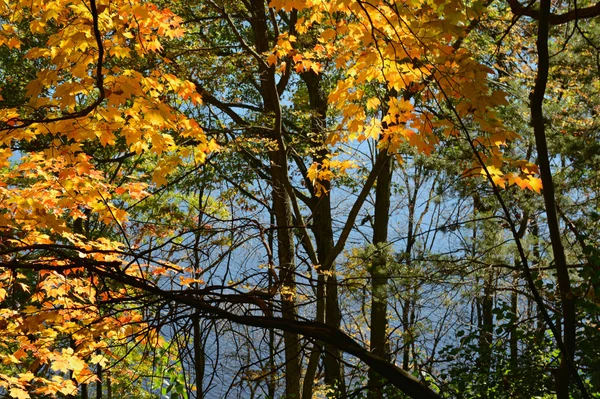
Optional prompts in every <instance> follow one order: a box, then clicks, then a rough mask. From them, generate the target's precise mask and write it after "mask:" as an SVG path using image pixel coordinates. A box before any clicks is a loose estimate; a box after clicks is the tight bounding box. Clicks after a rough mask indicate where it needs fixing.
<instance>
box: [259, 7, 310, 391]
mask: <svg viewBox="0 0 600 399" xmlns="http://www.w3.org/2000/svg"><path fill="white" fill-rule="evenodd" d="M248 6H249V7H250V10H249V11H250V14H251V16H250V19H249V21H250V24H251V26H252V30H253V32H254V43H255V46H256V51H257V53H258V54H264V53H266V52H267V51H269V50H270V42H269V37H270V32H269V28H268V19H267V15H266V9H267V5H266V4H265V2H264V1H263V0H252V1H250V2H249V3H248ZM259 73H260V92H261V95H262V97H263V102H264V106H265V111H266V112H267V115H269V116H270V117H271V118H272V126H271V129H270V131H267V135H268V138H269V139H271V140H272V141H273V142H274V143H275V144H276V148H274V149H273V150H271V151H269V161H270V163H271V168H270V175H271V188H272V201H273V213H274V214H275V224H276V226H275V227H276V232H277V259H278V261H279V280H280V282H281V284H282V288H283V291H282V294H281V302H282V303H281V312H282V317H283V318H284V319H290V320H295V319H296V300H295V295H296V277H295V273H296V263H295V247H294V235H293V217H292V207H291V202H290V197H289V194H288V192H287V188H288V186H289V185H290V183H289V178H288V161H287V151H286V145H285V141H284V138H283V129H282V115H281V104H280V99H279V92H278V89H277V79H276V76H275V67H274V66H272V65H271V66H267V65H266V64H264V63H259ZM283 341H284V345H285V350H284V352H285V381H286V387H285V395H286V398H287V399H300V377H301V369H300V339H299V336H298V334H294V333H290V332H284V333H283Z"/></svg>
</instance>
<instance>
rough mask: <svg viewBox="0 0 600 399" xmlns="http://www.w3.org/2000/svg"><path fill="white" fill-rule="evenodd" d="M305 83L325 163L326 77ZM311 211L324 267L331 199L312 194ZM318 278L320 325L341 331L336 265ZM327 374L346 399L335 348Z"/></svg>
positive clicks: (317, 158) (308, 384)
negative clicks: (324, 81)
mask: <svg viewBox="0 0 600 399" xmlns="http://www.w3.org/2000/svg"><path fill="white" fill-rule="evenodd" d="M301 77H302V80H303V81H304V83H305V84H306V87H307V89H308V98H309V105H310V109H311V134H312V137H311V144H312V148H313V150H314V153H313V161H314V162H316V163H323V161H325V160H326V159H328V156H329V155H330V152H329V149H328V148H327V146H326V144H325V141H326V139H327V132H326V127H327V94H326V92H325V89H324V87H323V79H322V75H319V74H317V73H315V72H313V71H309V72H305V73H303V74H301ZM323 185H324V186H325V189H326V190H327V191H329V189H330V185H329V183H328V182H323ZM311 200H312V204H311V210H312V215H313V223H312V225H313V227H312V231H313V234H314V237H315V242H316V247H317V248H316V251H317V257H318V259H319V261H320V262H321V263H322V262H324V261H325V259H327V258H328V256H329V254H330V253H331V250H332V248H333V246H334V242H333V221H332V218H331V197H330V195H329V193H327V195H321V196H320V197H317V196H316V193H315V192H314V190H313V192H312V198H311ZM318 272H319V275H318V277H317V317H316V319H317V321H324V322H325V323H326V324H327V325H330V326H331V327H334V328H339V327H340V322H341V313H340V309H339V302H338V283H337V277H336V275H335V263H332V264H331V265H330V266H329V267H327V270H325V268H323V267H321V268H319V270H318ZM322 350H323V346H322V345H321V344H315V347H314V348H313V351H312V353H311V357H310V359H309V365H308V367H307V371H306V375H305V382H304V384H305V385H304V392H303V398H305V399H309V398H311V397H312V387H313V380H314V377H315V373H316V370H317V367H316V366H317V362H318V356H317V354H320V352H321V351H322ZM324 350H325V354H324V361H323V366H324V371H325V376H324V379H325V383H326V384H328V385H331V386H335V387H336V394H337V395H338V397H340V398H344V397H346V388H345V381H344V372H343V367H342V364H341V361H340V358H341V352H340V350H339V349H336V348H335V347H333V346H332V345H325V347H324Z"/></svg>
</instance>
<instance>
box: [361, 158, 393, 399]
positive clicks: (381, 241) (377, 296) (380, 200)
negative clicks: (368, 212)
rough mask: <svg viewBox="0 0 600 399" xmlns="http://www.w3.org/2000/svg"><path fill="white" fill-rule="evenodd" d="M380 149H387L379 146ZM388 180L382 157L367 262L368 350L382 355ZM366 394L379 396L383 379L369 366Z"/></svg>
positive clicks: (388, 160) (389, 166)
mask: <svg viewBox="0 0 600 399" xmlns="http://www.w3.org/2000/svg"><path fill="white" fill-rule="evenodd" d="M382 151H387V150H385V149H383V150H382ZM391 182H392V159H391V157H390V156H387V157H386V160H385V162H384V164H383V167H382V168H381V171H380V172H379V175H378V177H377V186H376V188H375V218H374V226H373V245H374V246H375V254H374V256H373V260H372V263H371V280H372V282H371V287H372V288H371V289H372V297H371V353H373V354H374V355H376V356H378V357H380V358H382V359H385V358H387V353H386V342H387V303H388V279H389V268H388V262H387V255H386V250H385V243H386V242H387V235H388V224H389V212H390V194H391V191H390V187H391ZM368 378H369V380H368V382H367V387H368V398H370V399H371V398H373V399H375V398H377V399H380V398H383V392H382V388H383V381H382V378H381V376H379V375H378V374H377V373H376V372H375V371H374V370H373V369H369V374H368Z"/></svg>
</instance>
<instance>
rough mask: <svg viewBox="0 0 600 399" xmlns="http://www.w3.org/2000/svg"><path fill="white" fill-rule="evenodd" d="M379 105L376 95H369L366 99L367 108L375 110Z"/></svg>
mask: <svg viewBox="0 0 600 399" xmlns="http://www.w3.org/2000/svg"><path fill="white" fill-rule="evenodd" d="M379 105H381V101H379V99H378V98H377V97H371V98H369V99H368V100H367V109H371V110H375V109H377V107H379Z"/></svg>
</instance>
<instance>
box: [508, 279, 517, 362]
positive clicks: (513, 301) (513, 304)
mask: <svg viewBox="0 0 600 399" xmlns="http://www.w3.org/2000/svg"><path fill="white" fill-rule="evenodd" d="M518 282H519V275H518V274H517V273H515V274H514V275H513V287H515V291H513V292H512V293H511V295H510V312H511V317H512V318H511V321H510V343H509V345H510V369H511V371H512V372H513V373H514V372H516V371H517V368H518V366H519V352H518V344H519V338H518V335H517V310H518V305H519V303H518V299H519V298H518V296H517V292H516V287H517V283H518Z"/></svg>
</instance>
